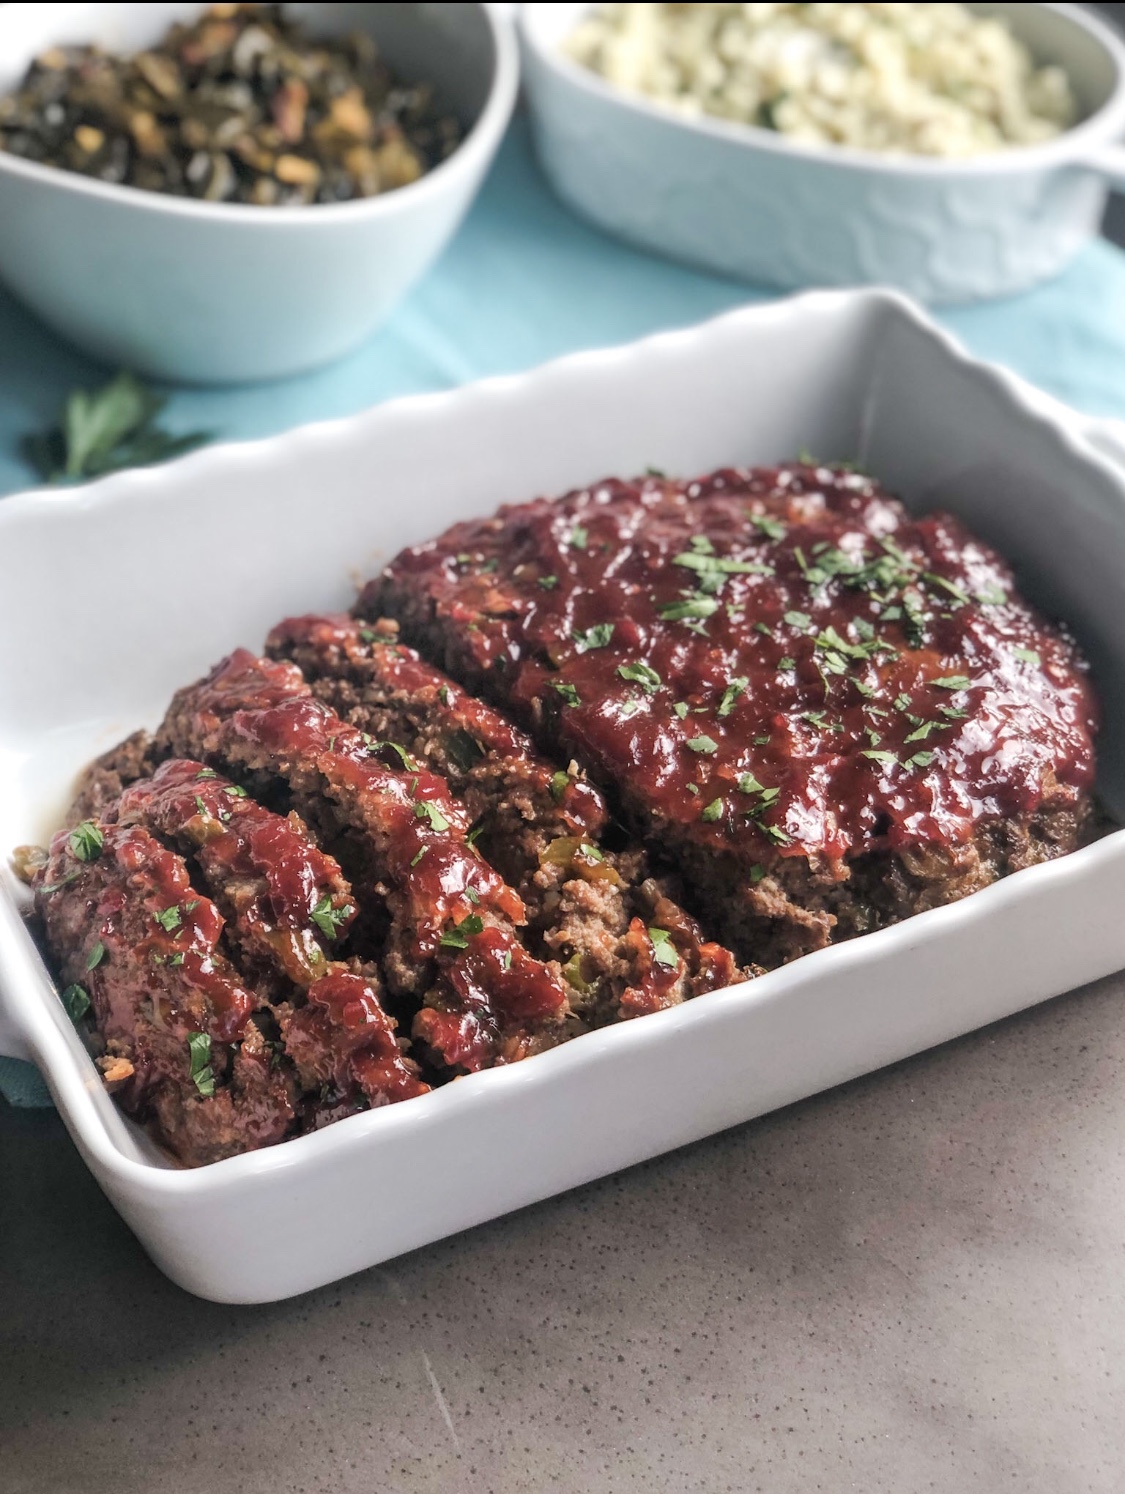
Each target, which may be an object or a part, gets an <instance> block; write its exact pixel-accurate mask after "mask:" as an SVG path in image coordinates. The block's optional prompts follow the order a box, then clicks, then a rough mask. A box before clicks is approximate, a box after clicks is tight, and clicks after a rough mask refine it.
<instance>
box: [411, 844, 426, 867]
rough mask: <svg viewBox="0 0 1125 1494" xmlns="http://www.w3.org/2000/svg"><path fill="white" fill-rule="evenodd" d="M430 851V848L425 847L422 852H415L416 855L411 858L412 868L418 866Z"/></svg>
mask: <svg viewBox="0 0 1125 1494" xmlns="http://www.w3.org/2000/svg"><path fill="white" fill-rule="evenodd" d="M429 849H430V848H429V846H423V847H422V849H421V850H420V851H415V852H414V855H413V856H411V858H410V864H411V866H417V865H418V863H419V861H421V859H422V857H423V856H424V855H425V854H426V852H427V851H428V850H429Z"/></svg>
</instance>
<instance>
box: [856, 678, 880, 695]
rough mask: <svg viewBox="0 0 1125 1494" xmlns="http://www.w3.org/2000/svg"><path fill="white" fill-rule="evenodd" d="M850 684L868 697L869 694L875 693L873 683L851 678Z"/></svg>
mask: <svg viewBox="0 0 1125 1494" xmlns="http://www.w3.org/2000/svg"><path fill="white" fill-rule="evenodd" d="M852 684H853V685H854V686H855V687H856V689H857V690H858V691H859V693H860V694H861V695H866V696H867V697H868V699H870V698H871V696H872V695H874V694H875V686H874V685H865V684H864V682H863V681H862V680H852Z"/></svg>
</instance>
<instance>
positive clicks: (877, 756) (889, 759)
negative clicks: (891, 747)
mask: <svg viewBox="0 0 1125 1494" xmlns="http://www.w3.org/2000/svg"><path fill="white" fill-rule="evenodd" d="M860 757H870V758H874V760H875V761H876V762H877V763H897V762H898V758H897V757H896V756H895V754H894V753H893V752H880V751H879V750H878V749H876V748H874V747H865V748H864V749H863V750H862V752H861V753H860Z"/></svg>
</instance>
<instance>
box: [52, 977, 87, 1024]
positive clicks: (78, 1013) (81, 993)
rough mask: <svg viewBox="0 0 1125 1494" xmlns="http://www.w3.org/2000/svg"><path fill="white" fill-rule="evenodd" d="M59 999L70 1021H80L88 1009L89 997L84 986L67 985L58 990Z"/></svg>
mask: <svg viewBox="0 0 1125 1494" xmlns="http://www.w3.org/2000/svg"><path fill="white" fill-rule="evenodd" d="M59 1000H60V1001H61V1002H62V1004H63V1006H64V1007H65V1008H66V1014H67V1016H68V1017H69V1018H70V1020H71V1021H72V1022H80V1021H81V1020H82V1018H83V1017H84V1016H85V1015H86V1013H87V1012H88V1011H89V1010H90V997H89V995H88V994H87V992H86V988H85V986H67V987H66V989H65V990H64V991H60V992H59Z"/></svg>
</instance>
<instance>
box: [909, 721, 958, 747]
mask: <svg viewBox="0 0 1125 1494" xmlns="http://www.w3.org/2000/svg"><path fill="white" fill-rule="evenodd" d="M948 730H949V726H948V724H947V723H946V722H945V721H923V722H922V724H921V725H920V726H916V727H915V728H914V730H913V731H912V732H911V733H910V735H909V736H908V737H904V738H903V741H904V742H924V741H925V740H926V738H927V737H928V736H929V734H930V733H931V732H932V731H948Z"/></svg>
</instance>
